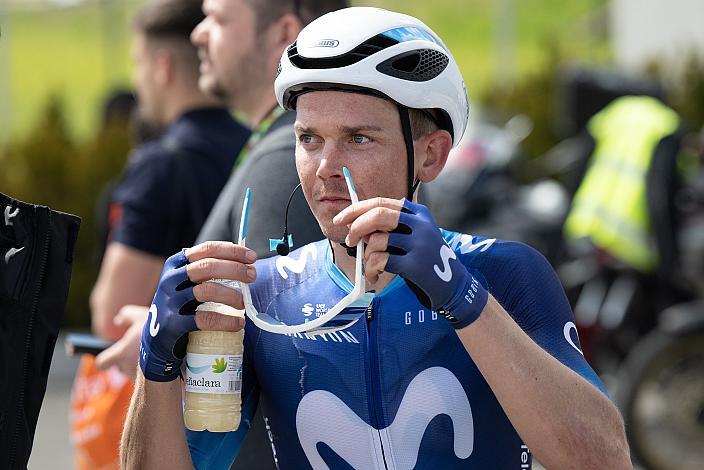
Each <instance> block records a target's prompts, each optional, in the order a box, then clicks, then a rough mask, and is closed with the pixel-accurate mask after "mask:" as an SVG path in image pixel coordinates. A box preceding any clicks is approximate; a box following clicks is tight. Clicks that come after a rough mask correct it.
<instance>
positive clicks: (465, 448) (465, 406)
mask: <svg viewBox="0 0 704 470" xmlns="http://www.w3.org/2000/svg"><path fill="white" fill-rule="evenodd" d="M439 415H447V416H448V417H449V418H450V419H451V420H452V426H453V429H454V436H453V439H454V443H453V444H454V445H453V448H454V451H455V455H456V456H457V457H458V458H460V459H466V458H469V456H470V455H472V451H473V450H474V420H473V417H472V407H471V406H470V404H469V399H468V398H467V394H466V393H465V391H464V388H462V385H461V384H460V382H459V380H458V379H457V377H455V375H454V374H453V373H452V372H450V371H449V370H447V369H445V368H444V367H430V368H428V369H426V370H424V371H422V372H421V373H419V374H418V375H417V376H416V377H415V378H414V379H413V380H412V381H411V383H410V384H409V385H408V388H407V389H406V393H405V394H404V396H403V399H402V400H401V404H400V405H399V407H398V412H397V413H396V415H395V418H394V421H393V422H392V423H391V424H389V426H388V427H386V428H385V429H381V430H379V431H377V430H376V429H374V428H373V427H372V426H370V425H369V424H367V423H366V422H365V421H364V420H362V419H361V418H360V417H359V416H357V414H356V413H355V412H354V411H353V410H351V409H350V408H349V407H348V406H347V404H345V402H343V401H342V400H340V399H339V398H338V397H337V396H336V395H334V394H332V393H330V392H328V391H326V390H314V391H312V392H309V393H307V394H306V395H305V396H304V397H303V399H302V400H301V402H300V403H299V404H298V410H297V412H296V430H297V432H298V439H299V441H300V443H301V447H302V448H303V451H304V452H305V454H306V457H307V458H308V461H309V462H310V464H311V466H312V467H313V468H327V465H326V464H325V461H324V460H323V459H322V457H321V456H320V453H319V452H318V443H321V442H322V443H325V444H326V445H327V446H328V447H330V449H332V450H333V451H334V452H335V453H336V454H337V455H338V456H340V457H341V458H342V459H344V460H345V461H346V462H347V463H348V464H349V465H350V466H351V467H353V468H365V469H366V468H377V467H378V465H377V463H378V462H377V460H376V455H377V450H379V448H380V447H383V448H386V449H394V450H395V452H394V463H395V468H396V469H398V470H411V469H412V468H414V467H415V465H416V461H417V460H418V452H419V451H420V444H421V441H422V439H423V435H424V434H425V430H426V428H427V427H428V425H429V424H430V422H431V421H432V420H433V419H434V418H435V417H436V416H439Z"/></svg>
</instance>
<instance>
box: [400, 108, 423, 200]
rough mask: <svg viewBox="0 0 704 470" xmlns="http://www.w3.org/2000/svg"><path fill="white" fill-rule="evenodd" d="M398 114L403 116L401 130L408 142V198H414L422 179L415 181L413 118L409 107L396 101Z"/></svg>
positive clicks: (405, 140)
mask: <svg viewBox="0 0 704 470" xmlns="http://www.w3.org/2000/svg"><path fill="white" fill-rule="evenodd" d="M396 106H397V107H398V114H399V116H400V117H401V130H402V131H403V141H404V142H405V144H406V158H407V161H408V165H407V167H408V196H407V198H408V200H409V201H412V200H413V193H414V192H415V191H416V188H417V187H418V184H420V180H418V181H415V164H414V155H415V151H414V149H413V131H412V130H411V118H410V115H409V113H408V107H407V106H404V105H402V104H400V103H396Z"/></svg>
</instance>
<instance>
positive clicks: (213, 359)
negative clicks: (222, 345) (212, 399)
mask: <svg viewBox="0 0 704 470" xmlns="http://www.w3.org/2000/svg"><path fill="white" fill-rule="evenodd" d="M186 391H187V392H195V393H214V394H219V395H222V394H227V393H241V392H242V356H241V355H227V354H196V353H190V352H189V353H187V354H186Z"/></svg>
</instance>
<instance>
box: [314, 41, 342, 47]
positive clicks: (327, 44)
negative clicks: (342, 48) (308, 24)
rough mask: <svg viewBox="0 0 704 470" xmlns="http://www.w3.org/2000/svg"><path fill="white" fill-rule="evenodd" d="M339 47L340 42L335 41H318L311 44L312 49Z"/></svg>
mask: <svg viewBox="0 0 704 470" xmlns="http://www.w3.org/2000/svg"><path fill="white" fill-rule="evenodd" d="M339 45H340V41H338V40H337V39H321V40H320V41H318V42H316V43H315V44H313V46H312V47H337V46H339Z"/></svg>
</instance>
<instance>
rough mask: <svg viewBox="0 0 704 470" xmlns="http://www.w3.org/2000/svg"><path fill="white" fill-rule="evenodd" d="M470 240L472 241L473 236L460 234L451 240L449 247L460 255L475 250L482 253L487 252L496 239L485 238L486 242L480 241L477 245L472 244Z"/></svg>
mask: <svg viewBox="0 0 704 470" xmlns="http://www.w3.org/2000/svg"><path fill="white" fill-rule="evenodd" d="M472 240H474V237H473V236H471V235H467V234H461V235H459V236H457V237H455V238H453V239H452V241H451V242H450V243H449V245H450V248H452V250H453V251H457V250H458V249H459V252H460V254H461V255H464V254H466V253H471V252H473V251H477V250H479V252H481V253H483V252H485V251H486V250H488V249H489V248H490V247H491V245H493V244H494V242H496V238H487V239H486V240H482V241H480V242H477V243H472Z"/></svg>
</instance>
